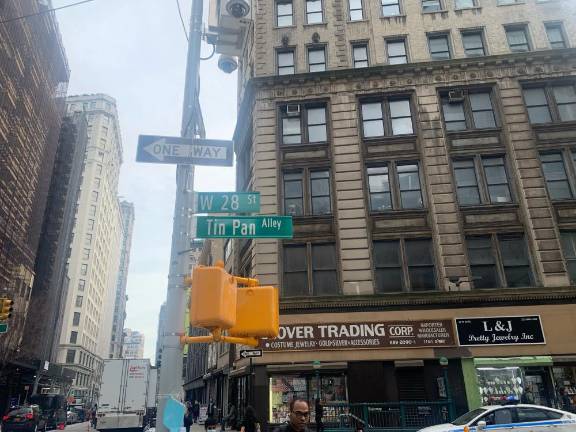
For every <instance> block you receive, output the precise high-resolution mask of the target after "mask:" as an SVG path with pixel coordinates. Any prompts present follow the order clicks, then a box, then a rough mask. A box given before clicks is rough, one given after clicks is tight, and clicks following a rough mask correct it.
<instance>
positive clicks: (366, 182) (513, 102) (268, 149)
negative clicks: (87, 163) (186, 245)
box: [230, 0, 576, 427]
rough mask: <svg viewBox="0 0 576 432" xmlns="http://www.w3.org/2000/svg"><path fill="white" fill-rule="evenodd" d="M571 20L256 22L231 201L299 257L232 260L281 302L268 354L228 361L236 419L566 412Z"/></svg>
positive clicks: (486, 5)
mask: <svg viewBox="0 0 576 432" xmlns="http://www.w3.org/2000/svg"><path fill="white" fill-rule="evenodd" d="M575 11H576V4H574V2H571V1H562V0H550V1H537V0H525V1H509V0H382V1H380V2H378V1H375V2H369V1H356V0H349V1H342V0H332V1H324V2H323V1H320V0H317V1H315V0H308V1H305V0H292V1H283V0H279V1H277V2H257V3H253V4H252V16H251V21H250V23H249V31H248V32H247V40H246V43H245V47H244V52H243V54H242V56H241V58H240V67H239V70H240V80H239V82H240V88H239V106H240V110H239V118H238V122H237V124H238V126H237V129H236V133H235V146H236V154H237V158H238V168H237V186H238V189H239V190H253V191H258V192H260V194H261V204H262V205H261V214H264V215H266V214H268V215H273V214H286V215H292V216H293V222H294V238H293V239H291V240H289V241H281V240H274V239H257V240H251V241H236V242H235V244H234V248H233V249H234V265H233V269H234V270H235V271H236V273H242V274H248V275H250V276H253V277H256V278H258V279H259V280H260V282H261V283H262V284H266V285H268V284H271V285H275V286H278V287H279V290H280V295H281V307H280V308H281V333H280V337H279V339H278V340H277V341H268V342H266V343H265V344H264V345H263V348H264V351H265V353H264V356H263V357H262V358H259V359H255V360H254V364H255V366H254V369H253V370H252V371H250V370H249V368H248V362H247V361H246V360H243V359H240V358H239V357H238V356H236V360H235V361H234V362H233V370H232V371H231V372H230V373H231V375H233V376H234V378H235V382H233V383H232V384H231V386H230V389H231V390H230V392H231V397H232V399H233V400H236V401H237V404H238V405H239V406H243V405H246V404H247V403H254V404H255V405H256V407H257V411H258V412H259V415H261V416H262V417H263V418H265V419H266V420H267V421H268V422H270V423H280V422H282V421H283V420H284V419H285V415H286V402H287V400H289V399H290V398H291V397H294V396H298V397H304V398H308V399H309V400H313V399H315V398H316V397H320V398H321V399H323V400H324V401H325V402H326V403H327V404H328V405H330V404H334V403H336V402H338V403H348V402H350V403H352V402H389V403H400V402H406V401H411V400H412V401H413V400H428V401H432V402H434V401H436V402H438V401H449V400H452V403H451V407H450V409H451V410H452V411H451V413H457V412H462V411H465V410H467V409H469V408H474V407H476V406H479V405H480V404H486V403H494V402H495V401H498V400H500V399H501V398H504V397H508V396H510V397H515V398H518V399H521V398H525V396H523V395H524V394H527V393H530V394H531V395H533V396H532V400H533V401H534V402H536V403H541V404H545V405H551V406H558V400H559V398H558V394H559V392H560V389H561V388H562V387H566V389H570V392H574V393H576V388H573V387H576V386H575V384H576V376H575V374H574V367H575V366H576V363H575V361H576V357H575V356H574V355H575V354H576V343H575V342H574V340H573V339H572V338H566V334H572V333H573V332H574V331H575V330H576V320H575V319H574V302H575V300H576V289H575V288H574V285H573V282H572V281H573V280H575V279H576V272H575V271H574V264H573V263H574V261H573V260H574V258H575V255H576V254H575V248H574V243H575V239H576V231H574V228H575V227H576V201H574V197H575V195H574V191H575V190H576V189H574V187H575V186H576V184H575V183H574V180H575V178H576V177H575V172H576V171H575V165H574V158H573V154H574V153H572V152H573V151H574V150H576V148H574V147H573V143H574V138H575V137H576V91H575V87H574V83H575V81H574V76H575V75H576V61H575V56H574V53H575V51H574V50H573V49H572V48H570V47H571V46H574V44H576V39H574V37H573V35H574V26H575V22H574V20H569V19H567V18H566V17H568V16H573V15H574V12H575ZM377 325H380V327H374V326H377ZM378 329H380V330H381V332H380V330H378ZM375 332H376V333H375ZM375 335H376V336H375ZM359 348H362V349H359ZM250 372H253V373H250ZM242 380H244V381H245V383H247V384H246V385H247V387H248V388H251V389H252V392H251V395H250V399H249V400H246V394H242V392H241V391H240V390H238V389H241V388H244V387H245V386H244V385H243V384H241V381H242ZM367 382H370V383H371V385H370V386H367V385H366V383H367ZM493 382H503V383H504V382H506V383H508V382H510V383H513V382H517V385H509V386H504V387H502V388H500V387H498V386H494V385H492V384H491V383H493ZM243 386H244V387H243ZM446 389H448V390H446ZM431 409H432V408H431ZM330 413H331V414H334V415H337V410H336V408H334V409H332V411H330V412H329V413H328V414H327V415H328V416H329V415H331V414H330ZM447 415H448V414H442V415H440V414H439V415H438V416H439V417H437V420H438V419H440V420H445V419H446V416H447ZM413 426H414V427H419V426H423V424H414V425H413Z"/></svg>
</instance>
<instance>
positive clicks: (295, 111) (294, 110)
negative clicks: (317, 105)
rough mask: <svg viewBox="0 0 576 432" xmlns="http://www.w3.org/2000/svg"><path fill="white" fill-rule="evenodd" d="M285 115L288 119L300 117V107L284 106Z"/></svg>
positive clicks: (294, 105)
mask: <svg viewBox="0 0 576 432" xmlns="http://www.w3.org/2000/svg"><path fill="white" fill-rule="evenodd" d="M286 115H287V116H288V117H298V116H299V115H300V105H297V104H291V105H286Z"/></svg>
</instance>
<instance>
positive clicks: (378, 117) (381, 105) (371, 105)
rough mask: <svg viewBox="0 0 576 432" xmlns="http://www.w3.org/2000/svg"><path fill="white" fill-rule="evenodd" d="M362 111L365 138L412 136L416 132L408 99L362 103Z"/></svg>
mask: <svg viewBox="0 0 576 432" xmlns="http://www.w3.org/2000/svg"><path fill="white" fill-rule="evenodd" d="M361 111H362V131H363V135H364V138H375V137H382V136H391V135H410V134H412V133H413V132H414V129H413V126H412V111H411V108H410V98H408V97H406V98H393V99H392V98H391V99H384V100H382V101H377V102H362V104H361Z"/></svg>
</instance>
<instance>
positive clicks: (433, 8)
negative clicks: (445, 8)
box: [422, 0, 442, 12]
mask: <svg viewBox="0 0 576 432" xmlns="http://www.w3.org/2000/svg"><path fill="white" fill-rule="evenodd" d="M440 10H442V4H441V2H440V0H422V12H438V11H440Z"/></svg>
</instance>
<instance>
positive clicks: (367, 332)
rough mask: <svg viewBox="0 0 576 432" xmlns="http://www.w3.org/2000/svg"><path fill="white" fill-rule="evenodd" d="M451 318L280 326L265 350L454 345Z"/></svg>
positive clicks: (268, 341)
mask: <svg viewBox="0 0 576 432" xmlns="http://www.w3.org/2000/svg"><path fill="white" fill-rule="evenodd" d="M454 344H455V342H454V333H453V331H452V321H450V320H429V321H389V322H383V321H379V322H365V323H329V324H325V323H322V324H296V325H282V326H280V332H279V334H278V337H277V338H275V339H265V340H263V341H262V342H261V345H260V346H261V348H262V349H263V350H265V351H306V350H342V349H380V348H419V347H445V346H453V345H454Z"/></svg>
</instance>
